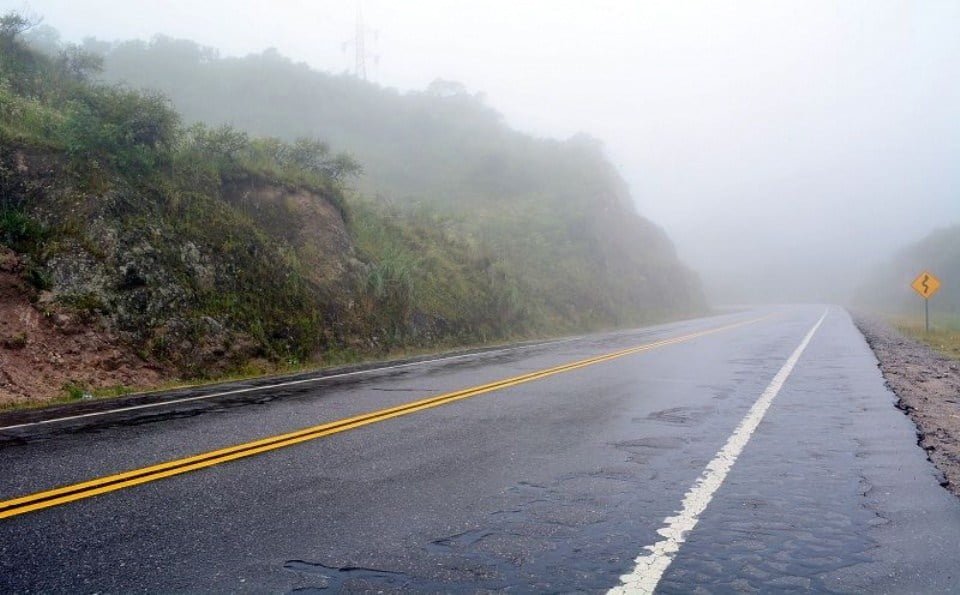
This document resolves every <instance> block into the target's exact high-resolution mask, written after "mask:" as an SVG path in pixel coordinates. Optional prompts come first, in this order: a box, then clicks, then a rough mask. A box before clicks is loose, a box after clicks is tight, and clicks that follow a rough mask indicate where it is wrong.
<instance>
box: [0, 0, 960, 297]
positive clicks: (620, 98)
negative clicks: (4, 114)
mask: <svg viewBox="0 0 960 595" xmlns="http://www.w3.org/2000/svg"><path fill="white" fill-rule="evenodd" d="M0 8H2V9H3V12H6V11H7V10H19V11H22V12H26V13H29V14H33V15H38V16H42V17H43V18H44V22H45V23H46V24H48V25H50V26H52V27H54V28H56V29H57V30H59V31H60V33H61V35H62V37H63V39H64V40H67V41H76V42H79V41H80V40H82V39H83V38H84V37H89V36H92V37H97V38H100V39H104V40H122V39H129V38H141V39H149V38H150V37H152V36H153V35H154V34H157V33H163V34H166V35H169V36H173V37H182V38H188V39H192V40H195V41H197V42H199V43H201V44H204V45H209V46H213V47H216V48H218V49H220V51H221V53H222V54H223V55H245V54H248V53H251V52H259V51H262V50H263V49H265V48H268V47H276V48H277V49H278V50H279V51H280V52H281V53H282V54H284V55H287V56H290V57H291V58H293V59H295V60H301V61H304V62H306V63H308V64H310V65H311V66H313V67H315V68H318V69H321V70H327V71H335V72H339V71H343V70H352V69H353V68H354V52H353V48H352V47H349V46H346V47H345V46H344V42H347V41H349V40H351V39H352V38H353V37H354V35H355V30H356V20H357V7H356V4H354V3H353V2H347V1H339V2H332V1H330V2H325V1H316V0H311V1H309V2H308V1H306V0H304V1H285V2H252V1H243V0H216V1H215V0H207V1H204V2H193V1H174V0H139V1H137V2H129V1H121V0H85V1H83V2H75V1H72V0H31V1H30V2H27V3H24V2H0ZM362 10H363V19H364V22H365V24H366V26H367V27H368V28H369V32H368V33H369V35H368V36H367V37H366V45H367V50H368V53H369V56H368V58H367V70H368V78H370V79H372V80H374V81H376V82H377V83H379V84H382V85H385V86H390V87H395V88H398V89H401V90H408V89H422V88H424V87H426V86H427V85H428V84H429V83H430V82H431V81H433V80H434V79H436V78H444V79H452V80H457V81H461V82H462V83H463V84H465V85H466V86H467V88H469V89H470V90H471V91H476V92H482V93H483V94H484V95H485V97H486V101H487V103H488V104H489V105H490V106H492V107H493V108H495V109H497V110H498V111H500V112H502V113H503V114H504V116H505V117H506V119H507V120H508V121H509V122H510V123H511V124H512V125H513V126H515V127H517V128H519V129H521V130H524V131H528V132H531V133H534V134H537V135H541V136H549V137H557V138H565V137H568V136H571V135H573V134H575V133H577V132H579V131H585V132H587V133H589V134H591V135H592V136H595V137H597V138H599V139H600V140H602V141H603V143H604V146H605V148H606V151H607V154H608V155H609V157H610V158H611V160H612V161H613V162H614V163H615V164H616V165H617V167H618V168H619V169H620V172H621V173H622V175H623V176H624V178H625V179H626V180H627V182H628V184H629V186H630V188H631V190H632V193H633V196H634V199H635V201H636V203H637V207H638V209H639V210H640V212H641V213H643V214H644V215H646V216H648V217H650V218H651V219H653V220H654V221H655V222H657V223H658V224H659V225H661V226H662V227H663V228H664V229H665V230H666V231H667V233H668V234H669V235H670V237H671V238H672V239H673V240H674V242H675V243H676V245H677V248H678V250H679V252H680V254H681V256H682V257H683V258H684V260H685V261H686V262H688V263H689V264H690V266H692V267H693V268H694V269H696V270H697V271H698V272H699V273H700V274H701V276H702V278H703V279H704V281H705V282H706V285H707V287H708V290H710V292H711V294H712V296H713V297H714V299H716V300H719V301H758V300H767V299H770V300H844V299H846V298H847V297H848V296H849V294H850V292H851V290H852V289H853V287H854V286H855V285H856V284H857V283H858V282H859V280H860V278H861V276H862V275H863V274H864V272H865V271H866V270H868V269H869V268H870V267H872V266H876V265H877V264H878V263H880V262H882V261H883V259H885V258H887V257H888V256H889V255H890V254H891V253H892V252H893V251H894V250H896V249H898V248H899V247H901V246H904V245H906V244H908V243H910V242H913V241H916V240H918V239H920V238H921V237H923V236H924V235H926V234H927V233H928V232H930V231H931V230H933V229H934V228H937V227H942V226H945V225H948V224H952V223H956V222H958V221H960V192H958V189H960V168H958V167H957V164H958V163H960V79H958V77H957V76H956V73H957V72H958V71H960V70H958V67H960V3H957V2H948V1H943V2H936V1H927V2H923V3H916V2H910V1H907V0H901V1H880V0H869V1H847V2H814V1H809V0H804V1H802V2H770V1H767V0H764V1H758V2H723V3H718V2H677V1H675V0H668V1H663V2H626V1H624V2H589V3H588V2H558V1H556V0H551V1H542V2H541V1H538V2H523V3H517V2H509V1H501V0H497V1H493V0H488V1H487V2H483V3H466V2H446V1H417V2H390V1H387V0H379V1H378V0H367V1H366V2H364V3H363V7H362Z"/></svg>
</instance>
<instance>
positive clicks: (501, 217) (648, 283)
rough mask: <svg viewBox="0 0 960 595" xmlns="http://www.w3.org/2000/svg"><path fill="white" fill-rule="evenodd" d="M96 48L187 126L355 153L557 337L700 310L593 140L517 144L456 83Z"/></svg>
mask: <svg viewBox="0 0 960 595" xmlns="http://www.w3.org/2000/svg"><path fill="white" fill-rule="evenodd" d="M90 47H91V49H93V50H96V51H100V52H103V54H104V56H105V58H104V76H105V77H106V78H107V79H108V80H110V81H114V82H126V83H129V84H131V85H133V86H136V87H145V88H150V89H156V90H159V91H161V92H162V93H164V94H165V95H167V96H169V97H170V98H171V100H172V101H173V103H174V104H175V105H176V106H177V107H178V109H180V110H181V112H182V113H183V115H184V117H185V118H187V119H188V120H189V121H201V122H207V123H215V124H230V125H233V126H236V127H238V128H240V129H243V130H245V131H247V132H250V133H251V134H260V135H269V136H276V137H279V138H282V139H286V140H292V139H294V138H296V137H297V136H299V135H302V134H305V133H306V134H310V135H316V136H319V137H322V138H324V139H325V140H327V141H329V142H330V143H331V144H333V145H334V146H336V147H339V148H341V149H343V150H345V151H348V152H349V153H350V154H351V155H354V156H355V157H356V158H357V159H358V160H359V161H360V163H362V164H363V175H362V176H361V177H360V178H359V180H358V183H357V187H358V188H359V190H360V191H362V192H363V193H364V194H365V195H368V196H375V197H378V198H379V199H380V200H381V201H384V202H387V203H388V204H392V205H396V206H398V207H400V208H403V209H407V210H410V209H415V210H417V211H418V212H420V213H423V212H428V211H429V212H435V213H437V214H439V215H440V216H442V217H446V218H450V219H452V220H453V221H454V222H455V228H454V232H455V233H456V234H457V235H459V236H460V237H464V238H468V239H470V240H471V241H477V242H479V243H480V244H482V245H484V246H487V247H489V248H490V250H491V251H492V252H493V254H492V257H493V258H494V259H495V260H497V261H498V267H497V268H498V270H499V271H501V272H502V273H503V274H504V276H505V279H504V282H507V283H511V284H517V285H522V286H523V287H522V288H520V289H518V290H519V291H522V292H524V293H527V294H528V295H532V296H537V299H536V300H535V301H534V302H533V303H532V304H531V308H533V309H535V310H536V311H537V312H538V313H539V315H542V316H546V317H547V318H549V319H551V324H569V323H570V322H573V323H574V326H583V325H587V326H592V325H597V324H603V325H609V324H633V323H638V322H643V321H645V320H653V319H657V318H660V317H662V316H668V315H670V311H671V310H672V309H673V308H676V307H679V308H681V309H691V310H696V309H701V308H702V307H703V302H702V298H701V297H700V288H699V282H698V281H697V280H696V279H695V278H694V277H693V276H692V275H691V274H690V272H689V271H688V270H687V269H686V268H685V267H683V266H682V265H680V264H679V263H678V261H677V258H676V255H675V253H674V249H673V246H672V245H671V243H670V241H669V239H667V237H666V236H665V235H664V234H663V232H662V231H661V230H660V229H659V228H657V227H656V226H654V225H653V224H651V223H650V222H649V221H647V220H646V219H643V218H642V217H640V216H638V215H637V214H636V212H635V209H634V206H633V202H632V199H631V198H630V196H629V192H628V190H627V188H626V186H625V184H624V182H623V181H622V179H621V178H620V176H619V174H618V173H617V172H616V170H615V169H614V168H613V167H612V166H611V165H610V163H609V162H608V161H607V160H606V158H605V157H604V155H603V152H602V148H601V146H600V145H599V143H597V142H596V141H594V140H592V139H590V138H589V137H587V136H584V135H579V136H577V137H574V138H572V139H569V140H567V141H564V142H561V141H555V140H549V139H537V138H532V137H529V136H526V135H524V134H521V133H519V132H517V131H515V130H512V129H510V128H509V127H508V126H507V125H506V124H505V123H504V122H503V120H502V117H501V116H500V114H498V113H497V112H495V111H494V110H492V109H490V108H489V107H487V106H486V105H485V104H484V103H483V100H482V97H481V96H480V95H478V94H470V93H468V92H467V90H466V89H465V88H464V87H463V86H462V85H460V84H459V83H456V82H452V81H443V80H438V81H435V82H434V83H433V84H431V85H430V86H429V87H428V88H427V89H426V90H424V91H422V92H410V93H403V94H401V93H398V92H396V91H395V90H392V89H385V88H381V87H378V86H377V85H375V84H372V83H368V82H365V81H361V80H358V79H356V78H353V77H350V76H347V75H331V74H327V73H323V72H318V71H316V70H313V69H311V68H309V67H308V66H306V65H304V64H296V63H293V62H291V61H290V60H288V59H286V58H284V57H283V56H281V55H279V54H278V53H276V52H275V51H266V52H264V53H262V54H258V55H251V56H247V57H245V58H240V59H237V58H219V57H218V55H217V52H216V51H215V50H213V49H210V48H204V47H201V46H199V45H197V44H195V43H192V42H189V41H184V40H173V39H169V38H164V37H158V38H156V39H154V40H153V41H152V42H150V43H144V42H127V43H120V44H115V45H112V46H111V45H105V44H97V43H95V42H90ZM638 304H642V308H639V309H638V308H637V306H638Z"/></svg>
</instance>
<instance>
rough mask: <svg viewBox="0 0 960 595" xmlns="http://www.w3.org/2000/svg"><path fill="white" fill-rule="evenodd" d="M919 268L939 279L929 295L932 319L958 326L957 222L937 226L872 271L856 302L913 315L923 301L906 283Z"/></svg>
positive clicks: (959, 255)
mask: <svg viewBox="0 0 960 595" xmlns="http://www.w3.org/2000/svg"><path fill="white" fill-rule="evenodd" d="M921 271H930V272H931V273H933V274H934V275H936V276H937V277H938V278H939V279H940V280H941V281H942V283H943V285H942V286H941V288H940V291H939V292H938V293H937V294H936V295H934V296H933V297H932V298H931V299H930V312H931V315H932V317H933V319H934V320H935V321H939V323H941V324H943V323H950V324H952V325H953V326H955V327H960V225H954V226H951V227H946V228H942V229H938V230H936V231H934V232H932V233H931V234H930V235H928V236H927V237H925V238H924V239H922V240H921V241H919V242H917V243H916V244H913V245H912V246H909V247H907V248H905V249H904V250H902V251H900V252H899V253H897V254H896V255H894V256H893V257H892V258H891V259H890V260H889V261H888V262H886V263H884V264H883V265H882V266H880V267H878V268H877V269H876V270H875V271H873V272H872V274H871V275H870V278H869V280H868V281H867V282H866V283H864V285H863V286H862V287H861V288H860V290H859V291H858V293H857V302H858V303H860V304H861V305H863V306H864V307H867V308H870V309H873V310H877V311H880V312H883V313H889V314H893V315H912V316H914V317H916V316H918V315H919V314H918V313H922V308H923V306H922V304H923V302H922V299H921V298H920V297H919V296H918V295H917V294H916V293H915V292H914V291H913V290H912V289H911V288H910V283H911V282H912V281H913V280H914V279H915V278H916V277H917V275H918V274H919V273H920V272H921Z"/></svg>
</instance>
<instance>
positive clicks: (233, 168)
mask: <svg viewBox="0 0 960 595" xmlns="http://www.w3.org/2000/svg"><path fill="white" fill-rule="evenodd" d="M27 25H28V23H26V22H24V21H23V20H22V19H20V20H18V17H16V15H7V16H5V17H4V19H3V21H2V22H0V44H2V48H0V49H2V52H0V314H2V316H0V319H2V320H3V324H2V325H0V334H2V335H3V336H2V337H0V339H2V346H0V401H17V400H24V399H33V398H37V397H48V396H54V395H56V394H58V393H61V394H62V393H63V392H64V391H65V392H66V393H69V394H71V395H80V394H83V393H84V392H85V391H87V390H92V389H96V388H101V389H102V388H103V387H108V386H113V387H114V389H115V390H116V391H118V392H119V391H124V390H129V389H130V388H133V387H140V386H146V385H153V384H156V383H158V382H166V381H169V380H171V379H174V378H196V377H218V376H221V375H223V374H228V373H238V372H239V373H244V374H249V373H261V372H264V371H271V370H278V369H284V368H288V367H290V366H299V365H304V364H307V365H317V364H327V363H336V362H341V361H347V360H354V359H357V358H360V357H367V356H377V355H383V354H386V353H389V352H393V351H397V350H404V349H410V348H430V349H434V348H438V347H442V346H445V345H447V346H452V345H463V344H472V343H481V342H486V341H492V340H507V339H514V338H521V337H532V336H544V335H551V334H558V333H566V332H574V331H583V330H589V329H594V328H600V327H611V326H618V325H627V324H638V323H641V322H650V321H655V320H662V319H666V318H668V317H676V316H682V315H688V314H692V313H695V312H699V311H701V310H702V309H703V302H702V298H701V297H700V293H699V287H698V284H697V282H696V279H695V278H694V276H693V275H692V274H691V273H690V272H689V271H687V270H686V269H685V268H684V267H683V266H682V265H681V264H680V263H679V262H678V261H677V259H676V257H675V255H674V252H673V249H672V246H671V245H670V243H669V240H668V239H667V238H666V237H665V236H664V235H663V233H662V232H661V231H660V230H659V229H657V228H656V227H655V226H653V225H652V224H650V223H649V222H648V221H646V220H644V219H642V218H641V217H639V216H638V215H636V213H635V212H634V211H633V208H632V206H631V204H630V201H629V197H628V196H627V195H626V192H625V190H624V187H623V184H622V182H621V181H620V179H619V177H618V176H617V175H616V172H615V171H614V170H613V169H612V168H611V167H610V166H609V164H608V163H607V162H606V161H605V160H604V158H603V157H602V154H601V152H600V150H599V148H598V147H597V146H596V145H595V144H594V143H592V142H590V141H587V140H585V139H575V140H572V141H568V142H565V143H559V142H555V141H541V140H535V139H530V138H527V137H524V136H523V135H520V134H518V133H516V132H513V131H511V130H509V129H508V128H507V127H505V126H504V125H503V124H502V123H500V121H499V117H498V116H497V115H496V114H494V113H493V112H491V111H490V110H489V109H487V108H484V107H483V106H482V105H481V104H480V103H479V102H478V101H477V100H476V99H475V98H470V97H465V96H462V95H461V94H459V93H458V94H454V95H452V96H448V95H447V94H437V93H436V92H435V91H436V90H434V91H433V92H431V93H427V94H412V95H410V96H400V95H397V94H395V93H392V92H390V91H387V90H383V89H378V88H376V87H373V86H371V85H367V84H366V83H361V82H359V81H356V80H353V79H349V78H346V77H331V76H329V75H324V74H322V73H316V72H314V71H311V70H309V69H306V68H305V67H303V66H297V65H293V64H290V63H289V62H288V61H286V60H284V59H282V58H280V57H279V56H276V55H275V54H272V53H267V54H264V55H262V56H257V57H251V58H249V59H248V60H244V61H229V60H228V61H220V60H217V59H216V58H215V57H213V56H210V55H207V56H206V57H204V52H208V51H207V50H202V49H201V48H197V47H196V46H194V45H192V44H189V43H180V42H177V43H174V44H173V45H174V46H175V47H183V48H187V49H188V50H189V51H194V50H196V51H197V52H199V54H198V55H197V57H196V59H195V60H192V61H191V60H188V59H186V57H184V56H179V57H178V56H173V55H169V54H160V55H156V56H155V58H156V62H153V63H152V62H149V61H147V60H146V58H145V56H151V55H152V54H150V52H151V51H154V46H147V45H138V44H132V45H130V44H125V45H121V46H118V47H117V48H116V51H119V50H120V48H130V47H139V48H140V49H141V50H143V51H142V52H141V54H143V55H141V56H140V58H137V59H141V58H142V61H141V62H139V63H138V62H136V60H134V58H136V57H137V54H136V53H134V54H131V55H130V60H131V61H128V65H131V67H133V68H135V69H137V70H138V71H139V72H141V73H142V72H147V71H150V72H152V75H151V76H154V77H156V78H155V79H154V80H151V81H136V80H133V77H129V78H130V83H131V84H140V83H144V84H145V83H150V86H152V87H155V88H160V89H161V90H164V89H163V85H162V84H161V80H160V79H161V78H162V77H163V76H171V77H172V78H171V79H170V80H171V81H172V82H171V83H170V85H171V88H170V89H166V90H165V92H166V93H167V94H169V95H170V97H171V98H172V99H173V103H174V105H176V106H177V107H178V108H179V109H181V110H184V115H183V116H181V114H180V113H179V112H178V111H176V109H174V107H173V106H172V105H171V104H170V102H169V101H168V100H167V99H166V96H165V95H164V94H160V93H155V92H153V91H138V90H132V89H131V88H130V87H126V86H118V85H114V84H111V83H105V82H98V81H99V80H100V79H99V76H100V68H101V66H102V64H103V61H102V59H101V58H100V57H99V56H98V55H97V54H95V53H92V52H90V51H89V49H90V48H89V47H88V48H86V49H84V48H77V47H72V46H58V45H51V43H47V44H46V45H45V46H43V47H44V51H38V50H37V49H35V48H36V45H37V44H36V41H37V39H36V36H34V38H32V41H33V43H34V45H33V46H28V45H27V44H25V43H24V42H23V33H24V31H25V30H26V29H27ZM47 33H48V37H47V41H48V42H49V40H50V36H49V31H48V32H47ZM178 43H179V45H177V44H178ZM40 45H43V44H40ZM154 45H156V44H154ZM100 49H104V48H103V47H100ZM106 49H109V48H106ZM208 53H209V52H208ZM119 55H120V54H116V55H114V54H113V51H112V50H111V51H110V53H108V54H107V56H106V62H105V63H106V65H107V71H106V75H107V77H108V78H116V77H118V76H119V75H118V70H117V69H116V61H115V59H116V57H117V56H119ZM138 64H139V65H138ZM205 64H206V65H210V66H211V67H214V66H215V67H217V68H223V69H225V72H226V73H229V72H236V76H238V77H241V78H243V77H251V76H252V77H253V78H254V80H257V81H258V82H257V83H256V85H253V87H251V92H249V93H238V92H237V89H236V88H233V89H231V88H230V87H229V86H228V85H227V84H226V83H225V82H223V81H220V80H219V79H213V80H214V82H213V84H208V83H209V81H205V80H204V79H206V78H207V77H208V76H211V73H209V72H206V71H204V70H203V68H204V65H205ZM251 64H253V70H251V69H250V68H251V66H250V65H251ZM256 64H261V66H259V67H257V66H256ZM183 68H196V69H198V71H197V72H196V73H195V74H196V75H197V77H198V78H197V79H196V80H194V81H192V82H185V81H184V80H182V79H177V78H176V76H179V75H180V74H182V69H183ZM258 68H259V70H258ZM258 72H259V74H258ZM273 75H275V76H277V77H282V76H286V77H289V78H290V80H297V81H300V82H301V84H303V85H305V87H309V88H313V87H316V88H313V90H312V91H310V93H311V94H305V93H306V91H305V90H300V89H293V88H284V87H282V86H276V85H274V84H273V82H271V81H270V80H268V79H269V76H273ZM224 76H226V74H224ZM317 81H325V82H326V83H328V84H329V89H328V90H329V91H330V92H331V93H334V92H339V93H340V94H341V95H347V96H348V97H347V98H346V99H343V98H342V100H341V101H340V103H339V105H340V106H341V108H339V109H341V111H342V110H343V109H346V107H345V106H349V107H350V109H353V110H355V111H356V113H357V115H356V116H355V117H354V118H353V119H351V118H348V117H346V116H345V115H338V114H337V109H335V105H336V102H335V101H334V100H333V99H331V100H330V101H325V100H324V97H325V95H323V94H322V93H320V91H318V89H320V90H323V89H327V87H323V89H321V87H322V86H318V83H317ZM253 89H259V90H260V91H259V92H258V93H253V92H252V91H253ZM214 90H221V91H224V92H225V93H226V95H224V96H222V97H214V96H213V95H210V96H207V95H205V94H206V93H211V94H212V93H213V91H214ZM358 90H359V91H358ZM353 92H358V93H360V94H361V95H365V96H367V97H368V101H367V102H366V103H364V102H359V101H357V98H356V97H352V96H349V95H350V93H353ZM185 93H189V94H192V95H193V96H194V98H195V99H194V103H190V101H187V100H184V99H183V98H182V97H180V96H179V95H181V94H185ZM318 93H319V95H318ZM331 97H333V96H331ZM221 101H222V103H221ZM258 102H259V103H258ZM207 103H209V104H210V105H211V106H215V107H214V109H213V113H210V114H203V113H198V111H197V106H199V105H205V104H207ZM317 105H326V106H328V108H329V109H321V110H320V111H322V112H323V113H325V114H327V115H325V116H324V118H327V119H328V120H330V121H336V122H338V123H339V124H338V127H336V128H334V127H331V128H330V129H324V127H323V126H322V125H321V124H319V123H317V122H311V120H310V118H312V117H313V114H315V112H317V111H318V110H317V109H314V107H315V106H317ZM234 110H239V111H248V112H249V113H250V114H260V115H262V116H264V120H263V122H262V123H261V126H260V127H257V126H254V125H252V124H251V122H250V121H241V120H240V119H239V118H234V117H231V114H232V113H235V112H234ZM367 110H369V111H367ZM391 110H393V111H394V112H395V113H394V114H393V115H390V112H391ZM365 113H366V114H367V115H368V116H369V117H366V118H364V117H363V114H365ZM411 113H412V114H413V116H412V118H413V119H412V120H410V119H408V118H407V117H406V116H405V114H406V115H409V114H411ZM424 119H426V120H430V119H434V120H435V125H433V126H432V127H431V126H426V127H424V125H423V122H424ZM204 120H205V121H206V123H205V124H204V123H201V121H204ZM225 120H229V121H231V122H233V123H234V124H235V125H236V127H233V126H229V125H222V124H223V122H224V121H225ZM297 121H301V125H300V126H295V123H296V122H297ZM277 122H288V123H289V124H290V128H288V129H280V128H279V124H277ZM361 124H363V125H362V126H361ZM351 129H355V130H361V129H362V133H361V132H356V133H355V136H356V138H358V139H368V140H369V143H370V145H371V146H374V145H376V146H379V147H380V151H381V153H382V157H380V158H379V161H378V158H376V156H375V155H374V154H373V153H372V152H364V151H363V150H361V149H360V148H358V146H357V145H351V144H350V143H347V142H346V141H345V140H344V139H345V138H346V137H347V136H350V134H351V133H350V131H351ZM248 131H249V133H248ZM415 131H420V132H421V133H422V134H421V135H420V136H417V137H412V136H411V135H413V134H414V132H415ZM254 134H261V135H269V136H266V137H257V136H252V135H254ZM423 134H427V135H428V136H430V137H431V138H432V139H433V140H429V141H428V140H427V139H426V138H425V137H424V136H423ZM317 138H323V139H324V140H323V141H320V140H317ZM377 139H379V144H378V142H377ZM327 143H333V144H334V146H337V147H339V148H345V149H349V150H351V152H352V153H353V156H348V155H347V154H345V153H342V152H340V153H337V152H333V151H332V150H331V149H330V145H329V144H327ZM416 146H419V147H421V148H422V151H420V152H417V151H415V150H414V148H413V147H416ZM365 159H366V160H368V162H366V161H364V160H365ZM387 164H389V166H388V165H387ZM361 172H369V173H368V174H367V175H361ZM445 187H446V188H449V191H443V190H442V189H443V188H445ZM390 189H393V190H392V191H390V192H389V194H386V193H387V191H388V190H390ZM454 190H456V192H454ZM415 195H417V198H419V200H415V199H413V198H412V197H414V196H415ZM365 197H370V198H365ZM31 367H32V371H31V373H29V374H27V373H24V370H29V369H31Z"/></svg>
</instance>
